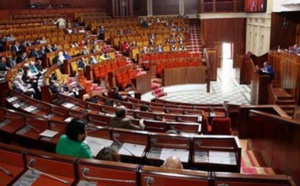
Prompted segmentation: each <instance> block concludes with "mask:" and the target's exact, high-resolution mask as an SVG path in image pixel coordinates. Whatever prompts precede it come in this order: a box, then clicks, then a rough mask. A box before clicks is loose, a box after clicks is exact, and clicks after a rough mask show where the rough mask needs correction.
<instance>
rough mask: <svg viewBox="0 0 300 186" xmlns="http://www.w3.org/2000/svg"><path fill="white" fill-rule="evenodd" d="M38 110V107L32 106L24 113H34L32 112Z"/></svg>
mask: <svg viewBox="0 0 300 186" xmlns="http://www.w3.org/2000/svg"><path fill="white" fill-rule="evenodd" d="M36 109H37V107H35V106H32V105H30V106H29V107H26V108H25V109H24V111H26V112H32V111H34V110H36Z"/></svg>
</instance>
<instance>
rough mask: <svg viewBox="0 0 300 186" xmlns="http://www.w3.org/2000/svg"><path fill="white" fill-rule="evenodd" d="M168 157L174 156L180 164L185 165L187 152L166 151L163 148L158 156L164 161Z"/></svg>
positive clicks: (179, 150) (180, 150) (178, 150)
mask: <svg viewBox="0 0 300 186" xmlns="http://www.w3.org/2000/svg"><path fill="white" fill-rule="evenodd" d="M169 156H176V157H178V158H179V159H180V160H181V161H182V162H185V163H187V162H188V159H189V151H188V150H186V149H168V148H163V149H162V151H161V154H160V159H161V160H165V159H167V158H168V157H169Z"/></svg>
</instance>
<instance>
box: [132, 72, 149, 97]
mask: <svg viewBox="0 0 300 186" xmlns="http://www.w3.org/2000/svg"><path fill="white" fill-rule="evenodd" d="M133 84H134V86H135V88H136V89H135V92H137V93H141V94H145V93H146V92H149V91H150V90H151V73H150V72H148V73H146V74H144V75H140V76H138V77H136V78H135V79H133Z"/></svg>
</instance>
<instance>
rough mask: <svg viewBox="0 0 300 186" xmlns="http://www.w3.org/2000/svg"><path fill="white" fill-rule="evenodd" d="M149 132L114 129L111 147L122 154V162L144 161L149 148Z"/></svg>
mask: <svg viewBox="0 0 300 186" xmlns="http://www.w3.org/2000/svg"><path fill="white" fill-rule="evenodd" d="M147 134H148V132H146V131H132V130H126V129H113V130H112V131H111V139H112V140H113V141H114V143H113V144H112V145H111V147H112V148H113V149H114V150H116V151H117V152H118V154H120V155H121V159H122V162H129V163H142V161H143V158H144V156H145V155H146V152H147V150H148V135H147Z"/></svg>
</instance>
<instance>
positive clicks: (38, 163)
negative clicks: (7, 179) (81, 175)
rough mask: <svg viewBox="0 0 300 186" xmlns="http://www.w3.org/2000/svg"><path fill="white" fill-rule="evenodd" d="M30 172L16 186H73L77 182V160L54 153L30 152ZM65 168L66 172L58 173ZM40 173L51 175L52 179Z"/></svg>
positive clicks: (27, 160) (28, 163) (27, 157)
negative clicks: (26, 185)
mask: <svg viewBox="0 0 300 186" xmlns="http://www.w3.org/2000/svg"><path fill="white" fill-rule="evenodd" d="M25 158H26V164H27V166H28V170H27V171H26V172H25V173H24V174H23V175H22V176H21V177H20V178H19V179H18V180H17V181H16V182H15V185H23V184H22V183H27V184H31V185H45V183H47V185H61V186H63V185H72V184H73V183H74V182H75V180H76V176H75V171H74V170H75V167H74V165H75V161H76V158H73V157H67V156H60V155H57V154H53V153H46V152H41V151H35V150H29V151H28V153H27V155H26V157H25ZM62 168H63V170H64V171H58V170H61V169H62ZM40 171H42V172H44V173H46V174H49V175H51V176H53V177H55V178H53V177H52V178H51V177H49V176H47V175H45V174H43V173H41V172H40Z"/></svg>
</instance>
